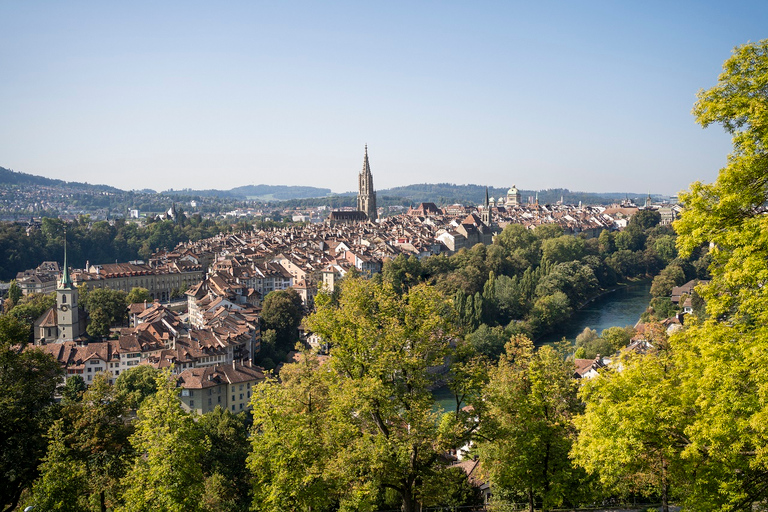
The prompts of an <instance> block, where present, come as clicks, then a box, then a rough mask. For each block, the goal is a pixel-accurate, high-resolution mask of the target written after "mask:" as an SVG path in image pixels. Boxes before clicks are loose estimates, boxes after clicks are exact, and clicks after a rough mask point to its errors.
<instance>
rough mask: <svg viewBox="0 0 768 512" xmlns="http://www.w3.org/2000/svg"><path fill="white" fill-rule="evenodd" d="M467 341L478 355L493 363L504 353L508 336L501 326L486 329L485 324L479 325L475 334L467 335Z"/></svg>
mask: <svg viewBox="0 0 768 512" xmlns="http://www.w3.org/2000/svg"><path fill="white" fill-rule="evenodd" d="M467 341H468V342H469V344H470V345H471V346H472V347H473V348H474V349H475V351H476V352H477V353H478V354H481V355H484V356H485V357H487V358H488V359H490V360H492V361H495V360H497V359H498V358H499V356H500V355H501V354H502V353H503V352H504V345H505V344H506V343H507V341H509V335H508V334H507V333H506V332H505V331H504V328H503V327H501V326H496V327H488V325H487V324H481V325H480V327H478V329H477V330H476V331H475V332H473V333H471V334H469V335H467Z"/></svg>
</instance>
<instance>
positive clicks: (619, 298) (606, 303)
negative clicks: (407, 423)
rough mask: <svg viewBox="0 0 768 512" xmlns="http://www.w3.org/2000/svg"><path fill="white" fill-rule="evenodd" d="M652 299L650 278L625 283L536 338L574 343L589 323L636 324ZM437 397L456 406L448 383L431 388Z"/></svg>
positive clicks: (440, 404) (598, 326) (445, 405)
mask: <svg viewBox="0 0 768 512" xmlns="http://www.w3.org/2000/svg"><path fill="white" fill-rule="evenodd" d="M650 300H651V282H650V281H645V282H642V283H637V284H633V285H629V286H622V287H619V288H617V289H616V291H613V292H609V293H606V294H603V295H601V296H600V297H597V298H596V299H594V300H592V301H591V302H589V303H588V304H587V305H586V306H585V307H583V308H582V309H580V310H578V311H576V312H575V313H574V314H573V316H572V317H571V319H570V320H569V321H568V323H567V324H565V325H564V326H563V329H562V330H561V331H559V332H554V333H550V334H548V335H546V336H542V337H541V338H538V339H537V340H536V345H546V344H548V343H555V342H557V341H560V340H561V339H563V338H565V339H567V340H568V341H570V342H571V343H574V342H575V341H576V336H578V335H579V334H580V333H581V331H583V330H584V328H586V327H589V328H590V329H594V330H596V331H597V334H600V333H601V332H602V331H603V330H604V329H607V328H609V327H616V326H617V327H625V326H627V325H632V326H634V325H635V324H636V323H637V321H638V320H639V319H640V315H641V314H642V313H643V312H644V311H645V309H646V308H647V307H648V302H650ZM432 395H433V396H434V397H435V409H436V410H437V409H439V408H442V409H443V410H446V411H448V410H453V408H454V407H455V403H456V402H455V399H454V396H453V393H451V390H450V389H448V386H442V387H439V388H437V389H436V390H434V391H433V392H432Z"/></svg>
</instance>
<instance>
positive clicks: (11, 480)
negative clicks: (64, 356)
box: [0, 340, 61, 512]
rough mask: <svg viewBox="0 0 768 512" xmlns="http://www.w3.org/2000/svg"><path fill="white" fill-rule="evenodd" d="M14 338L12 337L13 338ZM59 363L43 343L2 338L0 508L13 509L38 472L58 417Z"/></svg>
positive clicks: (0, 358) (0, 351)
mask: <svg viewBox="0 0 768 512" xmlns="http://www.w3.org/2000/svg"><path fill="white" fill-rule="evenodd" d="M11 341H12V340H11ZM60 378H61V367H60V366H59V363H58V362H57V361H56V360H55V359H53V358H52V357H51V356H50V355H49V354H45V353H43V352H42V351H41V350H39V349H28V350H24V351H20V350H19V349H18V348H17V347H14V346H12V345H11V343H10V342H9V340H0V389H2V390H3V393H2V394H0V510H2V511H3V512H5V511H10V510H13V509H14V508H15V507H16V505H17V504H18V501H19V497H20V496H21V493H22V491H23V490H24V489H26V488H27V487H28V486H29V485H30V484H31V483H32V481H33V480H34V479H35V478H36V476H37V473H38V464H39V463H40V460H41V458H42V457H43V455H44V454H45V448H46V440H45V433H46V432H47V431H48V428H49V426H50V425H51V423H52V421H53V418H54V414H53V412H54V410H55V407H56V405H55V402H54V398H53V397H54V392H55V390H56V386H57V385H58V383H59V379H60Z"/></svg>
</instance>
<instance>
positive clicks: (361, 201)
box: [357, 144, 377, 222]
mask: <svg viewBox="0 0 768 512" xmlns="http://www.w3.org/2000/svg"><path fill="white" fill-rule="evenodd" d="M357 190H358V191H357V209H358V211H361V212H363V213H365V214H366V215H367V216H368V220H369V221H371V222H375V221H376V217H377V212H376V192H374V190H373V174H371V166H370V164H369V163H368V144H366V145H365V158H364V159H363V169H362V170H361V171H360V176H358V189H357Z"/></svg>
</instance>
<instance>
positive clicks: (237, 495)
mask: <svg viewBox="0 0 768 512" xmlns="http://www.w3.org/2000/svg"><path fill="white" fill-rule="evenodd" d="M197 427H198V429H199V430H200V431H201V433H202V435H203V438H204V439H205V445H206V446H207V447H208V449H207V450H206V451H205V453H204V454H203V456H202V458H201V461H200V463H201V466H202V470H203V474H204V475H205V476H206V484H205V488H206V494H209V493H210V491H211V490H212V489H217V493H216V496H218V500H219V501H220V503H219V504H218V506H217V507H215V508H216V510H221V511H222V512H224V511H237V510H242V511H245V510H248V508H249V505H250V503H249V493H248V487H249V475H248V472H247V469H246V459H247V457H248V453H249V451H250V450H249V448H250V444H249V442H248V425H247V424H246V417H245V414H243V413H241V414H237V415H235V414H233V413H231V412H230V411H228V410H227V409H225V408H221V407H219V406H217V407H216V408H215V409H214V410H213V411H211V412H209V413H206V414H203V415H202V416H201V417H200V418H199V419H198V420H197Z"/></svg>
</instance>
